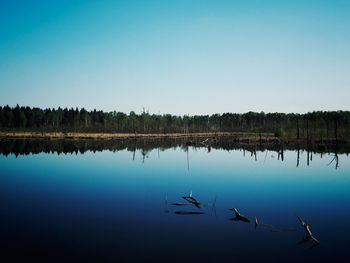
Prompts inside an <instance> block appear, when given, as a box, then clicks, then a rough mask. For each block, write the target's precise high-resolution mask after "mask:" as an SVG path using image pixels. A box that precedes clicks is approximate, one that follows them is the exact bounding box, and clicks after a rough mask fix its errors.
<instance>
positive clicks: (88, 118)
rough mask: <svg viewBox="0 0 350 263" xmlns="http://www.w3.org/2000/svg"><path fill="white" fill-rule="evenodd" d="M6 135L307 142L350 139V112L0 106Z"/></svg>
mask: <svg viewBox="0 0 350 263" xmlns="http://www.w3.org/2000/svg"><path fill="white" fill-rule="evenodd" d="M0 130H1V131H33V132H64V133H65V132H105V133H194V132H256V133H265V132H269V133H275V135H276V136H279V137H284V136H287V137H293V138H300V139H302V138H305V139H310V140H312V139H316V138H317V139H320V138H321V139H322V138H335V139H347V138H350V112H349V111H314V112H311V113H306V114H294V113H290V114H284V113H264V112H260V113H256V112H248V113H244V114H237V113H224V114H213V115H210V116H209V115H194V116H188V115H184V116H175V115H170V114H164V115H160V114H149V113H148V112H147V111H145V110H143V111H142V112H141V113H140V114H136V113H135V112H134V111H131V112H130V113H129V114H125V113H123V112H116V111H114V112H103V111H96V110H93V111H87V110H85V109H84V108H83V109H80V110H79V109H78V108H76V109H73V108H71V109H67V108H64V109H62V108H58V109H50V108H48V109H40V108H31V107H20V106H18V105H17V106H16V107H9V106H4V107H1V106H0Z"/></svg>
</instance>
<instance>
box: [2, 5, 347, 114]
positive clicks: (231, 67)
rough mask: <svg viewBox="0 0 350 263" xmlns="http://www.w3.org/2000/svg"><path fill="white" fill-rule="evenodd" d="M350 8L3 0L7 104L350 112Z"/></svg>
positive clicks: (155, 110)
mask: <svg viewBox="0 0 350 263" xmlns="http://www.w3.org/2000/svg"><path fill="white" fill-rule="evenodd" d="M349 14H350V1H347V0H343V1H340V0H339V1H338V0H333V1H322V0H318V1H313V0H310V1H299V0H294V1H290V0H289V1H284V0H277V1H257V0H255V1H250V0H243V1H234V0H231V1H220V0H216V1H214V0H213V1H205V0H199V1H190V0H187V1H182V0H176V1H171V0H167V1H154V0H148V1H136V0H128V1H117V0H115V1H102V0H100V1H82V0H59V1H54V0H52V1H46V0H42V1H30V0H12V1H7V0H0V106H4V105H10V106H15V105H16V104H19V105H21V106H31V107H34V106H35V107H42V108H47V107H50V108H52V107H55V108H57V107H59V106H60V107H69V108H70V107H74V108H75V107H78V108H82V107H84V108H86V109H88V110H93V109H95V108H96V109H98V110H104V111H114V110H116V111H122V112H126V113H128V112H130V111H132V110H133V111H135V112H136V113H140V112H141V111H142V110H143V108H144V109H145V110H148V111H149V112H150V113H161V114H165V113H171V114H178V115H183V114H190V115H192V114H213V113H224V112H239V113H243V112H248V111H256V112H260V111H264V112H299V113H304V112H308V111H313V110H350V99H349V98H350V15H349Z"/></svg>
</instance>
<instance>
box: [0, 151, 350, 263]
mask: <svg viewBox="0 0 350 263" xmlns="http://www.w3.org/2000/svg"><path fill="white" fill-rule="evenodd" d="M2 147H3V148H4V147H5V146H4V145H2ZM112 148H113V147H112ZM117 148H118V147H117ZM85 150H86V149H85ZM5 152H6V154H4V151H3V153H2V154H0V202H1V206H0V215H1V217H0V221H1V224H0V245H1V246H0V257H2V262H4V261H8V262H14V261H16V260H17V259H19V258H20V259H22V260H23V259H25V260H29V259H36V260H37V261H64V260H65V261H79V260H81V261H96V262H101V261H102V262H145V261H151V262H264V261H269V262H320V261H332V262H349V260H350V252H349V249H348V246H349V242H350V236H349V235H350V209H349V208H350V191H349V190H350V157H349V156H347V155H346V154H345V153H338V154H337V156H338V167H336V161H335V160H334V161H333V162H332V163H330V162H331V161H332V159H333V158H334V157H333V156H334V154H333V153H323V154H322V156H321V154H320V153H315V152H314V153H312V154H311V153H309V166H308V165H307V152H306V151H300V160H299V166H298V167H297V152H296V151H295V150H285V151H284V152H283V161H282V158H281V156H279V155H278V153H277V152H276V151H271V150H262V151H260V150H258V151H256V155H255V154H254V153H253V152H248V151H243V150H240V149H232V150H223V149H221V148H217V149H215V148H212V149H211V150H210V152H209V151H208V149H207V148H204V147H197V148H196V147H191V146H190V147H188V151H187V147H184V146H181V145H180V146H179V145H175V146H167V147H160V148H158V147H156V148H154V149H152V147H147V150H146V149H145V148H143V149H138V148H137V147H134V149H133V147H132V146H128V145H124V146H123V147H119V148H118V149H117V150H116V148H114V149H110V148H109V150H103V151H99V152H95V153H94V152H93V151H84V152H85V153H84V154H82V153H80V151H77V153H73V154H71V153H69V154H58V153H57V151H54V152H51V153H44V152H40V151H37V150H36V151H35V152H36V154H29V155H18V156H17V157H16V155H15V154H13V153H9V152H8V151H5ZM26 152H27V153H28V152H30V149H29V150H28V149H27V151H26ZM37 152H39V153H37ZM45 152H50V149H48V150H45ZM311 155H312V157H311ZM329 163H330V164H329ZM328 164H329V165H328ZM336 168H337V169H336ZM191 191H192V193H193V197H195V198H196V199H197V200H198V201H199V202H200V203H201V205H200V207H201V208H200V209H198V208H197V207H195V206H194V205H188V203H187V202H186V201H185V200H184V199H183V198H182V196H188V195H189V193H190V192H191ZM174 202H180V203H187V205H185V206H174V205H172V203H174ZM232 207H236V208H237V209H238V210H239V211H240V212H241V213H242V214H243V215H245V216H246V217H248V218H249V219H251V220H252V222H251V223H245V222H242V221H232V220H230V218H233V217H234V213H233V212H232V211H231V210H228V209H229V208H232ZM183 211H187V212H189V211H195V212H203V214H195V215H182V214H178V213H176V212H183ZM296 215H299V216H301V217H302V218H303V220H304V221H306V222H307V223H309V224H311V227H310V228H311V231H312V233H313V234H314V236H315V237H316V238H317V239H318V240H319V241H320V245H318V246H313V245H314V243H313V241H310V240H309V241H307V242H304V243H301V242H300V241H301V240H303V239H304V238H305V237H306V232H305V231H304V229H303V228H302V227H301V224H300V222H299V221H298V219H297V217H296ZM255 216H256V217H257V219H258V221H259V225H258V227H257V228H256V229H255V227H254V217H255Z"/></svg>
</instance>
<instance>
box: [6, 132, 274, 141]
mask: <svg viewBox="0 0 350 263" xmlns="http://www.w3.org/2000/svg"><path fill="white" fill-rule="evenodd" d="M221 136H237V137H242V138H243V137H244V138H248V137H250V138H252V137H257V138H259V135H258V134H257V133H252V132H207V133H202V132H201V133H200V132H198V133H87V132H76V133H74V132H68V133H63V132H0V138H24V139H25V138H28V139H29V138H36V139H104V140H105V139H130V138H131V139H133V138H192V137H221ZM261 137H262V138H264V139H267V138H274V139H276V138H277V137H275V136H274V134H273V133H262V134H261Z"/></svg>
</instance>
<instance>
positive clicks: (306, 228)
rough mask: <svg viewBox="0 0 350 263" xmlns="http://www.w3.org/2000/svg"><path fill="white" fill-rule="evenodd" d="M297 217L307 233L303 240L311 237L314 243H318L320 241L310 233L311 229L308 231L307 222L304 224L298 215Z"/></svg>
mask: <svg viewBox="0 0 350 263" xmlns="http://www.w3.org/2000/svg"><path fill="white" fill-rule="evenodd" d="M297 217H298V219H299V221H300V223H301V225H302V226H303V227H304V229H305V231H306V233H307V237H306V238H305V239H304V240H305V242H306V241H307V240H309V239H312V240H313V241H314V242H315V243H316V244H320V242H319V241H318V240H317V239H316V238H315V237H314V236H313V235H312V233H311V231H310V225H309V224H306V223H305V222H304V221H303V220H302V219H301V218H300V216H298V215H297Z"/></svg>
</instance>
